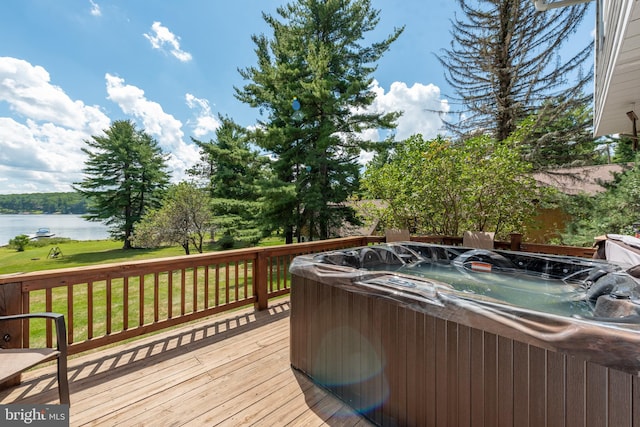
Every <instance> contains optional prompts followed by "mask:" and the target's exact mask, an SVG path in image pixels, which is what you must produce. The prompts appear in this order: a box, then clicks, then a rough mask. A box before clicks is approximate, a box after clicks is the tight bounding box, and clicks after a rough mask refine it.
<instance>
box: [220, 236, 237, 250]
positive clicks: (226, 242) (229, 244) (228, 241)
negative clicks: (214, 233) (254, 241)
mask: <svg viewBox="0 0 640 427" xmlns="http://www.w3.org/2000/svg"><path fill="white" fill-rule="evenodd" d="M234 244H235V239H234V238H233V236H232V235H231V234H229V233H225V234H224V235H223V236H222V237H221V238H220V240H218V246H219V247H220V249H232V248H233V245H234Z"/></svg>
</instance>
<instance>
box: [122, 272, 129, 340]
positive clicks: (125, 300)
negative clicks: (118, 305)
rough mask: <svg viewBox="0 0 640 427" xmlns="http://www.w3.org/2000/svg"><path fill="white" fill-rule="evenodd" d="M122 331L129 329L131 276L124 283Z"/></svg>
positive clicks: (125, 277) (126, 277)
mask: <svg viewBox="0 0 640 427" xmlns="http://www.w3.org/2000/svg"><path fill="white" fill-rule="evenodd" d="M122 329H123V330H125V331H126V330H127V329H129V276H124V278H123V281H122Z"/></svg>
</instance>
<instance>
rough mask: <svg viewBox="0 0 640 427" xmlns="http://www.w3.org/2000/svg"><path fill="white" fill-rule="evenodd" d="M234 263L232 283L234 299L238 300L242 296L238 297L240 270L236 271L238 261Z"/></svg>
mask: <svg viewBox="0 0 640 427" xmlns="http://www.w3.org/2000/svg"><path fill="white" fill-rule="evenodd" d="M233 265H234V269H233V270H234V282H235V283H234V285H235V290H236V291H235V294H236V299H235V300H236V301H240V300H241V299H242V298H240V272H239V271H238V261H236V262H234V263H233Z"/></svg>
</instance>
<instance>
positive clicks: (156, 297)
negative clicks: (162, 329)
mask: <svg viewBox="0 0 640 427" xmlns="http://www.w3.org/2000/svg"><path fill="white" fill-rule="evenodd" d="M158 320H160V273H158V272H157V271H156V272H155V273H153V322H154V323H156V322H158Z"/></svg>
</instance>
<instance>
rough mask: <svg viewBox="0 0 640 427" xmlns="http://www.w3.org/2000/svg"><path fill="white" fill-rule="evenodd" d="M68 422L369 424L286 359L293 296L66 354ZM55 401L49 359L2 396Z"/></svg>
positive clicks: (12, 400) (11, 399) (5, 401)
mask: <svg viewBox="0 0 640 427" xmlns="http://www.w3.org/2000/svg"><path fill="white" fill-rule="evenodd" d="M69 382H70V389H71V408H70V419H71V426H84V425H108V426H116V425H123V426H127V427H129V426H168V425H171V426H198V427H201V426H214V425H228V426H241V425H264V426H279V425H295V426H321V425H329V426H356V425H357V426H368V425H370V424H369V423H368V422H367V421H366V420H365V419H363V418H362V417H360V416H359V415H357V414H355V413H354V412H353V411H352V410H350V409H349V408H348V407H347V406H346V405H344V404H343V403H342V402H341V401H339V400H338V399H336V398H335V397H333V396H332V395H330V394H328V393H327V392H326V391H325V390H324V389H322V388H319V387H317V386H315V385H313V384H312V383H311V382H310V381H309V380H308V379H307V378H306V377H305V376H304V375H302V374H300V373H299V372H297V371H295V370H293V369H292V368H291V366H290V362H289V300H288V299H283V300H278V301H277V302H275V303H272V306H271V307H270V308H269V309H268V310H266V311H262V312H257V313H256V312H254V311H253V310H240V311H236V312H233V313H227V314H226V315H221V316H216V317H213V318H210V319H208V320H205V321H199V322H197V323H193V324H191V325H189V326H185V327H181V328H180V329H174V330H171V331H167V332H163V333H161V334H156V335H154V336H151V337H146V338H143V339H140V340H136V341H134V342H131V343H128V344H125V345H119V346H116V347H113V348H110V349H106V350H101V351H98V352H94V353H92V354H89V355H81V356H79V357H76V358H72V359H71V360H70V361H69ZM10 403H34V404H43V403H44V404H47V403H53V404H57V403H58V393H57V383H56V380H55V367H54V366H50V367H44V368H40V369H36V370H33V371H30V372H28V373H26V374H24V375H23V381H22V384H21V385H19V386H16V387H13V388H11V389H8V390H2V391H0V404H10Z"/></svg>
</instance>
